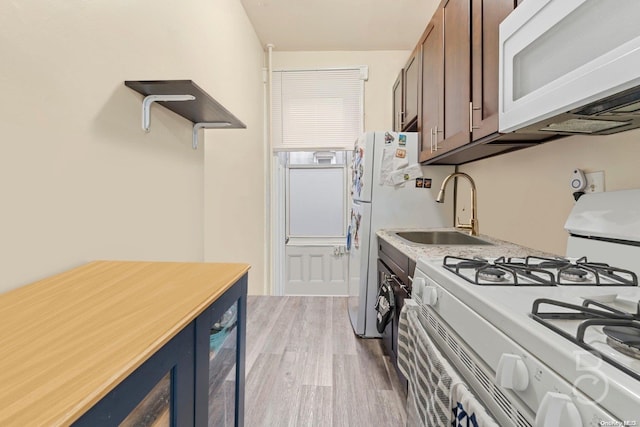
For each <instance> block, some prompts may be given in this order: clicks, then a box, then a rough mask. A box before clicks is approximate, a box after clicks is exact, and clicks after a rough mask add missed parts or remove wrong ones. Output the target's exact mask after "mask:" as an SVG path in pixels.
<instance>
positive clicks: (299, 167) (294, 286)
mask: <svg viewBox="0 0 640 427" xmlns="http://www.w3.org/2000/svg"><path fill="white" fill-rule="evenodd" d="M287 158H288V160H287V167H286V174H287V178H286V184H285V186H286V225H285V228H286V235H287V238H286V245H285V248H284V255H285V259H284V264H285V265H284V274H283V276H284V277H283V280H284V292H283V293H284V294H285V295H347V269H348V259H347V255H346V244H345V242H346V229H347V226H346V223H347V218H346V212H347V158H348V156H347V154H346V153H345V152H296V153H293V152H292V153H288V154H287Z"/></svg>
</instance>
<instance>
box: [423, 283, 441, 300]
mask: <svg viewBox="0 0 640 427" xmlns="http://www.w3.org/2000/svg"><path fill="white" fill-rule="evenodd" d="M422 301H423V302H424V303H425V304H426V305H436V303H437V302H438V290H437V288H436V287H435V286H426V287H425V288H424V291H423V292H422Z"/></svg>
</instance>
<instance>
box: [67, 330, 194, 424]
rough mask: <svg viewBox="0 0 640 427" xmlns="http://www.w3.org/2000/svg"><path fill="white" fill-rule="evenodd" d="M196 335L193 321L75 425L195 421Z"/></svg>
mask: <svg viewBox="0 0 640 427" xmlns="http://www.w3.org/2000/svg"><path fill="white" fill-rule="evenodd" d="M193 336H194V325H193V323H191V324H189V325H188V326H187V327H185V328H184V329H183V330H182V331H180V332H179V333H178V334H177V335H176V336H175V337H173V338H172V339H171V340H170V341H169V342H168V343H167V344H165V345H164V346H163V347H162V348H161V349H160V350H158V351H157V352H156V353H155V354H153V355H152V356H151V357H150V358H149V359H148V360H147V361H146V362H144V364H142V365H141V366H140V367H138V368H137V369H136V370H135V371H134V372H133V373H132V374H131V375H129V376H128V377H127V378H125V379H124V380H123V381H122V382H121V383H120V384H118V386H117V387H116V388H114V389H113V390H111V391H110V392H109V393H108V394H107V395H106V396H105V397H103V398H102V399H101V400H100V401H99V402H98V403H96V404H95V405H94V406H93V407H92V408H91V409H89V410H88V411H87V412H86V413H85V414H84V415H82V417H80V418H79V419H78V420H77V421H76V422H75V423H74V424H73V426H74V427H85V426H86V427H93V426H105V425H122V426H158V427H160V426H183V425H185V426H186V425H196V423H195V421H194V413H193V401H194V376H195V375H194V367H193V347H194V341H193Z"/></svg>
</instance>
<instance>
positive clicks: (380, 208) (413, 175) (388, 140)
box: [347, 132, 454, 338]
mask: <svg viewBox="0 0 640 427" xmlns="http://www.w3.org/2000/svg"><path fill="white" fill-rule="evenodd" d="M418 152H419V146H418V134H417V133H415V132H399V133H396V132H367V133H365V134H363V135H361V136H360V137H359V138H358V140H357V141H356V142H355V145H354V151H353V156H352V161H351V203H350V211H349V219H350V222H349V224H350V225H349V227H348V232H347V250H348V253H349V285H348V288H349V303H348V306H349V317H350V319H351V324H352V326H353V330H354V332H355V333H356V335H358V336H361V337H365V338H377V337H380V334H379V333H378V331H377V329H376V311H375V308H374V306H375V303H376V301H375V299H376V296H377V291H378V283H377V282H378V273H377V262H376V260H377V258H378V244H377V237H376V232H377V231H378V230H380V229H384V228H414V227H415V228H433V227H451V226H452V224H453V202H452V200H451V199H452V198H447V199H446V200H447V202H446V203H443V204H441V203H436V197H437V195H438V189H439V188H440V185H441V184H442V181H443V180H444V178H445V177H446V176H447V175H448V174H450V173H452V172H453V171H454V168H453V166H420V165H419V164H418ZM429 186H430V187H431V188H430V187H429Z"/></svg>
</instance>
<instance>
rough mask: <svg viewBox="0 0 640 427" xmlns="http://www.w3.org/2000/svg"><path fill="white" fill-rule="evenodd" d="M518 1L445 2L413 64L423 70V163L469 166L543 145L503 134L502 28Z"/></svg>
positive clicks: (420, 123) (525, 137) (529, 138)
mask: <svg viewBox="0 0 640 427" xmlns="http://www.w3.org/2000/svg"><path fill="white" fill-rule="evenodd" d="M517 2H518V1H517V0H442V2H441V3H440V6H439V7H438V9H437V10H436V12H435V13H434V16H433V18H432V19H431V21H430V22H429V24H428V25H427V28H426V30H425V32H424V33H423V35H422V37H421V39H420V41H419V43H418V46H417V47H416V49H415V51H414V52H413V54H412V57H411V58H410V60H409V61H410V62H411V61H412V60H414V58H420V65H421V67H420V73H421V76H420V84H419V88H420V92H419V94H420V99H419V112H418V116H419V120H418V126H417V128H418V131H419V132H420V137H421V139H420V141H421V150H420V162H421V163H424V164H453V165H457V164H463V163H467V162H470V161H474V160H478V159H482V158H485V157H490V156H494V155H496V154H500V153H505V152H508V151H513V150H517V149H520V148H525V147H529V146H532V145H536V144H538V143H540V142H542V141H541V140H540V136H539V135H537V136H536V135H526V134H513V133H512V134H500V133H498V61H499V25H500V23H501V22H502V20H503V19H504V18H505V17H506V16H507V15H508V14H509V13H510V12H511V11H512V10H513V9H514V8H515V6H516V4H517ZM417 53H420V54H421V55H418V54H417ZM405 76H406V73H405ZM410 91H411V88H410V87H409V86H408V85H406V91H405V96H409V93H410ZM554 137H555V135H550V136H549V137H548V138H547V139H552V138H554Z"/></svg>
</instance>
